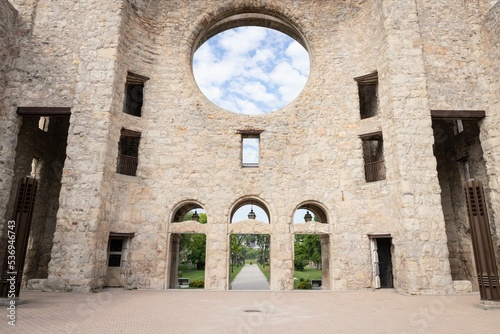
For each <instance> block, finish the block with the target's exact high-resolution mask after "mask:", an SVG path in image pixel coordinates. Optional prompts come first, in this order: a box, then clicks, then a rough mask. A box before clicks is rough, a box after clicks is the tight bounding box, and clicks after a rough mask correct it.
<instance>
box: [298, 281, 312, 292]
mask: <svg viewBox="0 0 500 334" xmlns="http://www.w3.org/2000/svg"><path fill="white" fill-rule="evenodd" d="M297 289H300V290H312V284H311V281H310V280H307V281H304V282H300V283H299V286H297Z"/></svg>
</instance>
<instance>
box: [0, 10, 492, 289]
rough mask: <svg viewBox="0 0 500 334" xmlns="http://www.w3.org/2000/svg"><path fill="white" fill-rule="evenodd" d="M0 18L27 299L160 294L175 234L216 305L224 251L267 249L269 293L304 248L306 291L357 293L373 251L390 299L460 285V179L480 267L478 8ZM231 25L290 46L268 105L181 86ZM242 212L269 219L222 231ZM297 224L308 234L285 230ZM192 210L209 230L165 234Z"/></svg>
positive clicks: (3, 155)
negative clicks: (202, 50) (34, 185)
mask: <svg viewBox="0 0 500 334" xmlns="http://www.w3.org/2000/svg"><path fill="white" fill-rule="evenodd" d="M0 17H1V18H2V20H0V32H1V33H0V46H1V47H0V101H1V104H0V117H1V118H0V120H1V122H0V135H1V138H0V165H1V166H2V168H1V169H0V189H1V192H0V211H1V212H2V221H1V223H0V232H1V233H0V235H2V239H1V241H2V242H1V244H2V247H4V246H3V245H5V243H4V242H5V240H6V230H7V221H8V220H10V219H11V217H12V214H13V211H14V208H15V201H16V193H17V188H18V183H19V180H20V179H21V178H22V177H25V176H27V175H31V176H32V177H34V178H36V179H37V180H38V191H37V194H36V201H35V205H34V209H33V215H32V224H31V231H30V239H29V243H28V246H27V253H26V261H25V266H24V274H23V276H24V277H23V279H24V282H26V284H27V285H29V284H28V282H29V281H30V280H31V281H33V280H38V281H39V282H43V284H42V285H43V288H44V289H48V290H68V289H71V290H73V291H93V290H98V289H101V288H102V287H105V286H124V287H129V288H147V289H159V290H160V289H169V288H175V287H176V282H177V272H176V270H177V269H176V265H177V263H176V261H178V259H177V258H178V254H177V249H178V248H177V243H178V236H179V235H180V234H183V233H202V234H205V235H206V240H207V244H206V265H205V289H207V290H227V289H230V281H229V270H230V269H229V267H230V236H231V235H232V234H266V235H269V236H270V272H271V276H270V289H271V290H290V289H292V288H293V272H294V266H293V256H294V253H293V240H294V235H296V234H306V233H307V234H319V235H320V237H321V243H322V246H321V247H322V256H323V260H322V262H323V283H322V285H323V289H328V290H348V289H362V288H374V287H378V286H377V285H378V284H379V283H380V282H379V281H377V279H378V280H380V277H378V278H377V276H378V275H379V272H378V269H377V266H378V265H379V263H378V262H379V261H381V259H379V257H384V258H385V261H386V262H390V263H391V265H390V267H389V269H388V268H385V269H386V270H390V276H391V282H390V283H391V284H392V285H393V286H394V288H396V289H397V290H398V291H399V292H401V293H406V294H445V293H453V291H454V289H455V290H456V289H459V287H460V286H461V285H460V284H462V283H463V282H466V283H467V284H468V285H469V286H470V288H471V289H477V284H478V281H477V274H476V271H475V264H474V257H473V249H472V246H471V238H470V228H469V222H468V219H467V208H466V203H465V201H466V199H465V196H464V192H463V188H462V182H463V181H465V180H468V179H476V180H480V181H482V183H483V185H484V193H485V206H486V208H487V211H488V215H489V221H490V225H491V228H490V230H491V236H492V239H493V243H494V245H495V252H496V257H497V268H498V266H500V262H499V261H500V260H499V259H500V248H499V246H500V244H499V241H498V239H499V237H500V218H499V216H498V215H499V214H500V177H499V175H500V79H499V78H500V75H499V73H500V3H499V2H497V1H488V0H477V1H435V0H416V1H396V0H373V1H340V0H338V1H337V0H331V1H326V0H324V1H323V0H317V1H309V0H293V1H292V0H282V1H274V0H209V1H171V0H162V1H153V0H100V1H95V0H88V1H57V2H54V1H44V0H28V1H18V0H10V2H9V1H7V0H0ZM239 26H263V27H268V28H272V29H275V30H278V31H281V32H283V33H285V34H287V35H289V36H290V37H292V38H294V39H295V40H296V41H298V42H299V43H300V44H301V45H303V46H304V47H305V48H306V50H307V51H308V53H309V57H310V64H311V65H310V75H309V79H308V81H307V84H306V86H305V88H304V90H303V91H302V93H301V94H300V95H299V96H298V97H297V98H296V99H295V100H294V101H293V102H292V103H291V104H289V105H288V106H286V107H285V108H283V109H280V110H278V111H275V112H272V113H270V114H266V115H257V116H249V115H240V114H234V113H230V112H228V111H226V110H223V109H221V108H219V107H217V106H216V105H214V104H213V103H212V102H210V101H209V100H208V99H207V98H206V97H205V96H204V95H203V94H202V93H201V92H200V90H199V88H198V86H197V84H196V82H195V80H194V77H193V71H192V60H193V59H192V58H193V54H194V52H195V50H196V49H197V48H198V47H199V46H200V45H201V44H202V43H203V42H204V41H205V40H207V39H209V38H210V37H212V36H214V35H215V34H217V33H219V32H221V31H224V30H227V29H230V28H234V27H239ZM244 138H256V139H257V140H258V142H259V161H258V164H257V165H252V166H246V165H244V164H242V161H241V160H242V159H241V154H242V153H241V150H242V141H243V140H244ZM248 204H252V205H255V206H258V207H260V208H262V209H263V210H264V211H265V212H266V215H267V216H268V223H264V222H262V221H260V220H259V218H258V217H257V219H248V220H245V221H243V222H240V223H238V224H231V220H232V216H233V215H234V213H235V212H236V211H237V210H238V209H239V208H241V207H242V206H244V205H248ZM304 208H307V209H308V210H310V211H311V212H314V213H315V216H317V217H318V219H317V221H309V222H307V223H304V224H294V222H293V215H294V213H295V212H296V211H297V210H298V209H304ZM193 209H202V210H204V212H206V215H207V219H208V223H207V224H199V223H197V222H196V221H194V220H190V221H186V222H182V221H181V220H182V219H181V218H182V217H183V216H184V215H185V214H186V213H187V212H189V211H191V210H193ZM381 250H383V254H382V253H381V254H379V253H377V251H381ZM113 255H115V256H116V257H114V259H118V260H117V261H118V265H117V266H111V265H110V263H111V262H113V261H114V260H113V261H111V260H110V259H111V257H112V256H113ZM1 256H3V254H2V255H1ZM0 260H2V261H3V259H0ZM110 261H111V262H110ZM384 279H386V278H382V280H384ZM383 283H384V282H382V285H383ZM467 284H466V285H467Z"/></svg>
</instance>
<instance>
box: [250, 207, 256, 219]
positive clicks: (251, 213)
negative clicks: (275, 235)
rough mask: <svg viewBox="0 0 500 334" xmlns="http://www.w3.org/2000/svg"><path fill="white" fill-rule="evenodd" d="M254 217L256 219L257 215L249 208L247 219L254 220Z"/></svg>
mask: <svg viewBox="0 0 500 334" xmlns="http://www.w3.org/2000/svg"><path fill="white" fill-rule="evenodd" d="M255 217H257V215H256V214H255V212H253V208H252V207H250V212H249V213H248V219H255Z"/></svg>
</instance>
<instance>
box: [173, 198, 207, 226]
mask: <svg viewBox="0 0 500 334" xmlns="http://www.w3.org/2000/svg"><path fill="white" fill-rule="evenodd" d="M187 221H195V222H198V223H200V224H206V223H207V214H206V211H205V208H204V207H203V206H202V205H201V204H200V203H198V202H196V201H188V202H184V203H181V204H179V205H178V207H177V209H175V210H174V215H173V216H172V223H182V222H187Z"/></svg>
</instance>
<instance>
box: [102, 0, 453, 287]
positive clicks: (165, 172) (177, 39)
mask: <svg viewBox="0 0 500 334" xmlns="http://www.w3.org/2000/svg"><path fill="white" fill-rule="evenodd" d="M243 4H246V6H248V7H249V8H252V7H254V8H255V9H256V10H259V9H262V8H266V10H269V11H271V12H272V11H275V12H276V13H283V14H284V15H285V16H286V17H289V18H290V19H291V20H294V21H293V22H294V23H295V24H296V25H297V28H298V29H299V30H300V31H302V32H303V33H304V35H305V36H306V39H307V41H308V43H309V45H310V50H309V51H310V55H311V59H312V67H311V76H310V78H309V81H308V84H307V86H306V89H305V91H304V92H303V93H302V94H301V95H300V96H299V97H298V99H297V100H296V101H294V102H293V103H292V104H291V105H289V106H287V107H286V108H284V109H283V110H281V111H278V112H275V113H273V114H270V115H266V116H257V117H246V116H241V115H235V114H230V113H228V112H225V111H223V110H220V109H219V108H217V107H215V106H214V105H212V104H211V103H210V102H208V101H207V100H206V98H205V97H204V96H202V95H201V93H200V92H199V90H198V88H197V87H196V84H195V82H194V80H193V77H192V73H191V58H190V56H191V52H192V51H191V49H192V47H193V45H192V43H193V40H194V39H195V38H196V37H197V33H198V32H199V31H201V30H202V27H203V26H204V25H205V24H206V22H210V20H213V19H216V18H217V17H219V16H220V15H221V11H222V12H226V13H230V12H232V11H233V12H234V11H237V10H238V9H239V8H242V6H243ZM136 6H137V7H138V8H141V6H140V5H139V4H137V2H136ZM158 6H159V7H158V8H156V9H155V10H153V12H162V11H163V12H165V13H168V14H167V17H166V18H161V21H160V20H159V19H156V20H153V22H148V23H149V24H148V25H145V24H144V23H143V21H139V20H137V19H136V16H135V15H141V14H140V13H141V10H138V11H133V10H131V9H126V11H125V13H126V15H125V18H126V20H125V22H124V27H123V29H124V31H128V29H129V28H128V26H132V27H133V28H134V29H136V31H142V32H144V33H146V34H145V36H148V38H146V39H145V40H144V43H145V47H144V48H143V50H154V51H153V54H150V55H149V57H148V58H145V57H144V53H142V54H141V53H140V52H138V51H135V52H133V51H131V50H135V49H134V47H133V46H132V45H133V43H134V38H133V34H126V36H127V38H124V39H123V40H122V42H123V43H124V44H123V45H124V46H126V48H124V49H125V50H127V52H122V53H121V56H122V57H123V58H121V60H120V62H119V63H120V64H122V65H124V67H123V68H122V70H121V71H120V72H119V76H120V80H121V82H120V83H119V85H118V89H116V88H115V93H117V94H119V95H118V96H117V97H115V98H114V101H117V102H120V103H121V101H123V89H122V88H121V87H123V84H124V75H125V71H126V70H131V71H135V72H138V74H141V75H145V76H148V77H150V80H149V81H147V83H146V88H145V101H144V109H143V117H141V118H140V119H137V118H135V117H132V116H128V115H123V114H121V113H120V112H121V106H120V105H119V104H118V105H117V106H116V107H115V110H116V112H117V114H115V115H114V118H113V126H112V132H111V133H112V135H111V136H110V138H111V140H110V156H111V157H115V156H116V147H117V142H118V138H119V130H120V128H121V127H126V128H131V129H132V130H137V131H141V133H142V137H141V144H140V153H139V156H140V157H139V168H138V176H137V177H128V176H121V175H117V176H115V177H113V178H114V181H113V182H112V184H113V188H112V190H111V191H109V193H108V194H109V197H108V198H109V199H110V200H109V209H110V211H109V212H108V217H109V221H110V229H111V230H112V231H115V232H133V233H135V235H136V237H134V238H133V239H132V242H131V247H130V254H131V255H130V258H129V261H130V265H131V267H132V271H133V273H134V275H135V276H136V280H137V282H139V285H140V286H148V287H156V288H158V287H160V286H161V285H162V283H161V282H162V280H163V279H164V277H165V273H164V272H163V270H164V268H165V267H164V264H163V263H164V262H167V258H168V257H167V255H166V247H167V245H168V242H167V240H166V239H168V235H169V234H168V233H167V231H172V232H174V231H175V232H182V229H181V230H180V231H179V228H177V227H176V228H175V229H170V220H171V218H170V217H172V215H173V211H174V210H175V208H176V206H177V205H178V203H181V202H183V201H188V200H193V201H197V202H199V203H202V204H203V207H204V208H205V209H206V211H207V215H208V217H209V224H208V225H207V226H206V227H205V229H206V231H205V233H207V238H208V239H207V245H208V246H207V247H208V248H207V254H208V258H207V272H209V274H207V277H206V284H205V287H206V288H208V289H224V288H227V286H228V281H227V265H228V261H229V259H228V245H229V238H228V234H230V233H231V231H233V228H232V227H230V226H228V222H229V221H230V216H229V213H230V212H231V211H230V208H231V206H232V203H235V202H237V201H238V200H240V199H242V198H246V197H248V196H254V197H256V198H259V199H261V200H262V201H263V202H264V203H267V204H268V208H269V211H270V213H271V221H272V222H271V224H270V226H269V227H268V229H271V231H270V232H269V233H270V234H271V254H272V255H271V257H272V264H271V265H272V269H271V270H272V275H271V277H272V278H271V288H272V289H290V288H291V286H292V284H293V279H292V276H291V275H292V272H293V261H292V260H293V247H292V243H293V233H294V227H293V226H291V216H292V215H293V212H294V210H295V208H296V207H297V206H298V205H299V203H301V202H304V201H308V200H309V201H317V202H319V203H322V204H323V205H324V206H325V207H326V211H327V216H328V220H329V223H328V226H329V230H330V231H332V232H331V233H332V234H331V243H330V245H331V246H330V247H331V261H332V264H331V268H332V281H333V284H332V288H334V289H350V288H359V287H367V286H370V284H371V264H370V261H371V259H370V255H369V254H370V250H369V245H370V243H369V240H368V237H367V234H373V233H391V234H392V235H393V238H394V239H393V240H394V244H395V247H394V252H395V254H394V256H395V258H396V261H395V263H396V264H397V265H396V266H395V267H396V268H397V269H396V273H395V274H396V277H397V280H398V284H399V285H398V287H399V288H401V289H403V290H407V291H410V290H411V291H413V290H415V291H416V290H418V289H419V288H421V289H423V290H428V291H442V290H443V289H446V288H447V284H448V283H450V284H451V281H450V282H448V281H446V277H448V279H449V269H447V267H446V262H447V252H446V243H445V242H444V240H445V238H444V237H440V236H444V223H443V221H442V220H443V219H442V213H441V211H440V201H439V187H438V183H437V177H436V173H435V159H434V157H433V155H432V150H431V141H432V129H431V126H430V118H429V117H428V107H426V106H427V102H426V100H425V77H424V74H425V73H424V68H423V65H422V53H421V47H420V44H418V41H419V39H418V25H416V24H415V19H413V20H409V21H408V22H405V23H406V24H407V26H403V27H393V25H394V22H398V21H399V20H398V17H400V16H405V17H406V16H408V15H407V13H406V12H407V11H410V12H411V13H412V15H413V17H414V18H416V9H415V8H405V7H404V6H401V5H395V4H393V3H388V2H382V1H380V2H375V3H370V4H367V3H363V4H359V5H355V4H334V3H330V2H324V3H322V6H311V5H309V3H308V2H293V4H292V3H282V4H275V3H271V2H269V3H268V2H258V1H255V2H254V1H250V2H249V1H245V2H243V1H237V2H231V4H228V3H226V4H220V3H218V2H211V3H204V4H199V3H198V4H192V5H191V6H189V7H188V6H186V7H184V6H179V7H177V6H174V5H172V4H167V3H163V4H161V5H160V4H158ZM389 7H391V8H399V11H394V10H393V9H391V11H389V10H388V8H389ZM148 8H149V7H148ZM134 13H139V14H134ZM332 13H334V15H332ZM142 15H146V14H144V13H143V14H142ZM391 15H392V16H391ZM410 16H411V15H410ZM188 18H189V19H188ZM360 22H362V23H363V24H360ZM381 22H384V24H381ZM320 23H321V24H320ZM159 27H162V29H163V30H162V29H159ZM174 27H177V28H174ZM179 27H183V29H179ZM396 28H399V29H396ZM401 28H404V29H401ZM141 29H142V30H141ZM401 31H403V33H401ZM389 34H390V35H391V36H392V35H394V36H396V37H395V38H394V41H392V44H388V38H387V36H388V35H389ZM398 34H401V35H398ZM412 34H413V35H415V37H412V36H413V35H412ZM408 39H409V40H411V41H412V42H411V43H409V44H408V50H406V49H405V50H404V52H403V51H402V52H399V53H398V52H396V51H398V50H400V44H401V41H402V40H408ZM153 40H154V45H153V44H152V42H153ZM141 42H142V40H141ZM130 43H132V44H130ZM415 43H417V44H415ZM143 52H144V51H143ZM392 54H394V55H395V56H393V59H390V60H391V61H392V62H386V60H387V58H389V55H392ZM148 59H151V63H149V62H148V61H147V60H148ZM415 63H416V64H420V67H415ZM127 64H128V65H127ZM139 64H142V65H139ZM125 66H127V68H125ZM139 66H142V67H139ZM402 66H406V67H408V69H407V70H406V71H405V70H404V69H403V73H401V71H402ZM374 70H379V72H380V93H379V95H380V100H381V103H380V105H381V107H380V115H379V116H378V117H375V118H373V119H366V120H363V121H361V120H360V119H359V105H358V97H357V85H356V82H355V81H354V80H353V78H354V77H357V76H360V75H364V74H368V73H371V72H372V71H374ZM415 84H416V85H415ZM394 87H397V88H398V90H397V91H395V88H394ZM406 87H408V89H409V90H410V91H413V93H411V95H410V96H409V97H408V96H407V95H406V92H407V88H406ZM415 87H416V88H415ZM422 101H423V102H422ZM417 106H418V109H415V108H417ZM408 109H410V110H411V111H412V112H411V113H408ZM396 115H397V117H396ZM412 117H413V118H412ZM326 120H328V121H326ZM415 122H417V123H416V124H420V128H419V127H409V129H405V127H408V126H407V125H408V124H415ZM245 128H255V129H262V130H264V132H263V133H262V135H261V144H262V148H261V167H259V168H258V169H242V168H241V167H240V160H239V156H240V135H238V134H236V133H235V131H236V130H239V129H245ZM380 130H382V132H383V133H384V146H385V148H386V156H385V158H386V164H387V167H388V173H387V175H388V176H387V180H385V181H380V182H376V183H372V184H367V183H366V182H365V180H364V172H363V157H362V148H361V140H360V139H359V135H362V134H364V133H369V132H374V131H380ZM403 130H404V131H408V133H404V132H402V131H403ZM423 133H427V135H423ZM414 136H419V138H420V137H424V138H425V139H424V140H423V143H422V144H420V145H417V146H408V145H405V144H402V142H404V141H408V140H409V139H410V138H413V137H414ZM411 142H412V143H413V139H411ZM408 149H410V151H408ZM411 149H413V150H414V151H411ZM113 151H114V152H113ZM111 152H113V154H111ZM423 152H424V153H423ZM409 153H410V154H414V155H415V158H414V159H413V160H410V161H407V160H405V159H403V158H406V157H407V156H408V154H409ZM423 156H426V157H427V158H426V159H421V158H422V157H423ZM193 157H196V159H195V161H196V162H195V163H190V162H192V161H193ZM417 157H418V158H419V159H417ZM416 161H422V163H421V166H420V167H419V169H417V170H416V175H415V176H414V174H415V173H414V172H415V169H414V168H415V165H416ZM109 162H112V163H113V164H110V165H109V166H108V168H109V171H110V173H112V172H113V171H114V169H115V165H114V161H112V160H109ZM346 167H347V168H346ZM332 175H336V177H332ZM402 175H403V177H404V178H406V183H405V184H406V187H407V188H412V189H413V188H414V184H423V183H424V182H423V181H422V180H423V179H424V180H425V184H426V186H423V185H422V186H421V188H419V189H418V191H417V192H416V194H415V195H409V194H407V193H408V192H409V191H408V190H406V189H405V190H398V189H399V180H400V178H401V176H402ZM433 182H434V183H433ZM429 183H430V186H429V185H428V184H429ZM412 189H411V190H412ZM429 192H430V194H431V196H429ZM342 193H343V194H344V196H343V197H342ZM401 193H404V194H406V195H405V196H406V197H410V198H413V197H416V198H417V199H416V200H413V199H412V200H411V201H410V200H409V202H408V203H407V204H405V205H407V206H410V207H411V209H408V210H407V211H404V210H399V206H400V204H399V203H400V202H399V201H400V196H401ZM413 201H416V203H421V202H422V201H423V202H422V203H424V204H425V203H429V204H427V205H426V206H425V207H424V208H420V209H417V208H416V207H415V203H414V202H413ZM387 203H393V205H388V204H387ZM402 211H404V212H403V213H401V212H402ZM422 220H423V221H426V222H428V223H425V224H422V227H421V228H420V229H414V227H413V224H416V223H417V222H421V221H422ZM440 222H441V223H440ZM432 226H437V227H432ZM426 229H427V230H428V233H429V234H432V236H434V237H435V238H438V239H440V240H442V241H439V242H438V241H436V242H434V243H433V244H435V246H433V247H436V248H437V249H438V250H437V252H438V257H439V259H438V260H436V261H434V262H433V263H430V262H428V263H427V264H426V266H425V268H422V267H421V266H420V259H421V257H422V256H423V255H422V253H423V252H425V250H423V245H424V244H425V243H428V240H427V239H425V240H424V238H429V235H427V234H425V235H424V236H420V233H421V232H422V230H426ZM408 230H410V232H408ZM254 231H255V229H254V228H253V227H252V226H246V227H238V233H252V232H254ZM266 233H267V231H266ZM412 243H413V245H412V246H411V252H412V253H411V254H409V252H408V244H412ZM353 249H355V250H356V251H353ZM427 252H428V254H427V257H434V256H435V249H434V248H432V249H431V250H427ZM424 257H425V256H424ZM407 261H411V263H410V264H409V265H410V266H411V268H407ZM167 268H168V264H167ZM420 272H423V274H422V275H421V276H423V278H422V279H420V280H418V281H416V282H410V283H405V285H403V283H402V282H405V281H406V280H408V278H407V277H410V276H415V273H420ZM436 273H437V275H436ZM433 277H438V278H434V281H432V282H431V280H432V279H433ZM439 277H444V278H443V279H442V281H439ZM431 286H432V287H433V288H432V289H431V288H430V287H431Z"/></svg>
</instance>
